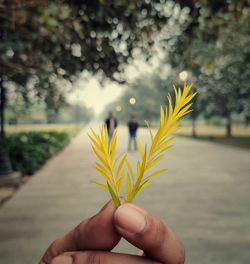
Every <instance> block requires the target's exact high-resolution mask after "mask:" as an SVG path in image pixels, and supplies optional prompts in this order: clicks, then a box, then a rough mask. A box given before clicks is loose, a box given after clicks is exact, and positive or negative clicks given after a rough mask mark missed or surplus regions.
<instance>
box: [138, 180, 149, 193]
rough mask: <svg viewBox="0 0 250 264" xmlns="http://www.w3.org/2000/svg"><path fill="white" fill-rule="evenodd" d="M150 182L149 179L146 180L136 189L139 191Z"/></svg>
mask: <svg viewBox="0 0 250 264" xmlns="http://www.w3.org/2000/svg"><path fill="white" fill-rule="evenodd" d="M150 184H151V182H150V181H149V180H146V181H145V182H143V183H142V184H141V185H140V187H139V190H138V191H141V190H142V189H144V188H146V187H147V186H149V185H150Z"/></svg>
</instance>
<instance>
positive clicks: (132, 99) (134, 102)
mask: <svg viewBox="0 0 250 264" xmlns="http://www.w3.org/2000/svg"><path fill="white" fill-rule="evenodd" d="M129 103H130V104H132V105H134V104H136V99H135V98H134V97H131V98H130V99H129Z"/></svg>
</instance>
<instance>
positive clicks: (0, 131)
mask: <svg viewBox="0 0 250 264" xmlns="http://www.w3.org/2000/svg"><path fill="white" fill-rule="evenodd" d="M5 96H6V95H5V88H4V86H3V81H2V80H1V79H0V99H1V104H0V119H1V120H0V121H1V126H0V141H3V140H4V137H5V132H4V110H5V102H6V97H5Z"/></svg>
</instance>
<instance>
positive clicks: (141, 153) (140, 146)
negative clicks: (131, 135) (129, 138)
mask: <svg viewBox="0 0 250 264" xmlns="http://www.w3.org/2000/svg"><path fill="white" fill-rule="evenodd" d="M136 144H137V146H138V149H139V153H140V155H141V157H143V148H142V145H141V143H140V141H139V140H138V139H136Z"/></svg>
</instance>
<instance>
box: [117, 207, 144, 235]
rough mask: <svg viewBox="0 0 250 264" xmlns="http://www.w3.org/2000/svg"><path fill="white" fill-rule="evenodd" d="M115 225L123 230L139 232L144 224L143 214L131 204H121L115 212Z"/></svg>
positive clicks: (133, 232)
mask: <svg viewBox="0 0 250 264" xmlns="http://www.w3.org/2000/svg"><path fill="white" fill-rule="evenodd" d="M115 219H116V225H117V226H118V227H119V228H120V229H122V231H123V232H129V233H132V234H138V233H140V232H141V231H142V230H143V229H144V228H145V226H146V219H145V216H144V215H143V214H142V213H141V212H139V211H138V210H137V209H136V208H135V207H134V206H133V205H131V204H124V205H121V206H120V207H119V208H118V209H117V210H116V212H115Z"/></svg>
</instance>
